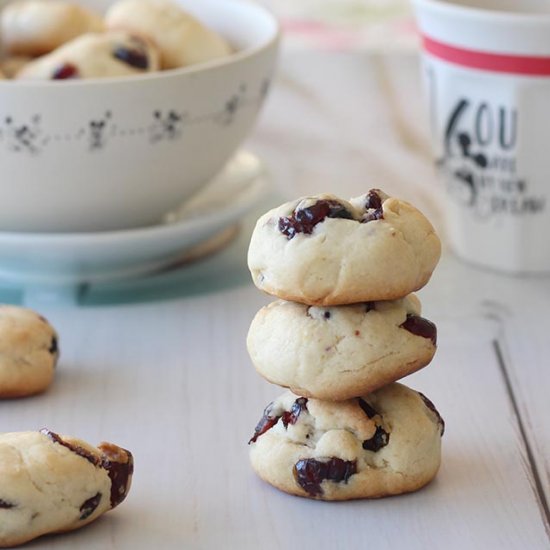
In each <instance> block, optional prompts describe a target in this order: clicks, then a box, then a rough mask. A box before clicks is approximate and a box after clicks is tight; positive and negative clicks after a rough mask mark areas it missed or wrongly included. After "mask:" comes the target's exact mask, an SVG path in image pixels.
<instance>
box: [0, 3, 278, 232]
mask: <svg viewBox="0 0 550 550" xmlns="http://www.w3.org/2000/svg"><path fill="white" fill-rule="evenodd" d="M177 1H178V3H179V4H181V5H182V7H184V8H185V9H187V10H188V11H189V12H191V13H193V14H195V15H196V16H197V17H198V18H199V19H201V20H202V21H204V22H205V23H206V24H207V25H209V26H210V27H212V28H214V29H215V30H217V31H218V32H220V33H221V34H222V35H223V36H225V37H226V38H227V39H228V40H229V42H230V43H231V44H232V45H233V47H235V49H236V53H234V54H233V55H231V56H230V57H228V58H225V59H221V60H216V61H212V62H209V63H206V64H201V65H197V66H192V67H189V68H187V69H177V70H172V71H165V72H160V73H152V74H149V75H146V76H139V77H127V78H119V79H97V80H84V81H63V82H61V81H56V82H43V83H40V82H17V81H5V82H1V81H0V231H6V230H9V231H48V232H57V231H59V232H61V231H63V232H65V231H73V232H75V231H106V230H113V229H124V228H131V227H138V226H147V225H152V224H155V223H157V222H158V221H159V220H160V219H161V218H162V216H163V214H165V213H166V212H167V211H169V210H170V209H171V208H173V207H174V206H175V205H177V204H178V203H180V202H181V201H182V200H184V199H185V198H186V197H188V196H190V195H191V194H192V193H193V192H194V191H196V190H197V189H198V188H199V187H201V185H202V184H204V183H206V182H208V181H209V180H210V179H211V178H212V177H213V176H214V175H215V174H216V173H217V172H219V171H220V170H221V168H222V167H223V166H224V164H225V163H226V162H227V160H228V159H229V158H230V157H231V155H232V154H233V153H234V152H235V151H236V150H237V148H238V147H239V145H240V144H241V143H242V141H243V140H244V138H245V137H246V135H247V134H248V132H249V131H250V129H251V127H252V125H253V123H254V121H255V119H256V115H257V113H258V111H259V109H260V107H261V105H262V102H263V100H264V98H265V96H266V93H267V91H268V88H269V84H270V80H271V78H272V74H273V69H274V65H275V59H276V54H277V45H278V39H279V29H278V25H277V22H276V20H275V19H274V18H273V16H271V15H270V14H269V13H268V12H267V11H266V10H265V9H263V8H262V7H260V6H258V5H256V4H253V3H251V2H248V1H247V0H177ZM83 3H85V4H86V5H88V6H91V7H94V6H95V7H99V8H103V7H105V5H108V2H101V0H98V1H96V2H93V1H92V0H88V1H87V2H83Z"/></svg>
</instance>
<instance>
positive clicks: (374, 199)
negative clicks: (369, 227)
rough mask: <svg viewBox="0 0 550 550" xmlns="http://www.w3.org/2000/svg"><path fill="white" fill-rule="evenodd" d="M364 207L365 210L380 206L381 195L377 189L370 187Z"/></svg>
mask: <svg viewBox="0 0 550 550" xmlns="http://www.w3.org/2000/svg"><path fill="white" fill-rule="evenodd" d="M365 208H366V209H367V210H371V209H372V208H382V197H381V196H380V190H379V189H371V190H370V191H369V192H368V194H367V200H366V202H365Z"/></svg>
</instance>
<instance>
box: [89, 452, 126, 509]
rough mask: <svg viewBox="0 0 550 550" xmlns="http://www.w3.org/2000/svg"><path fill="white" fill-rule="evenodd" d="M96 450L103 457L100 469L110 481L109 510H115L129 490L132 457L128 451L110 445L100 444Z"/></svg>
mask: <svg viewBox="0 0 550 550" xmlns="http://www.w3.org/2000/svg"><path fill="white" fill-rule="evenodd" d="M98 448H99V450H100V451H101V453H102V455H103V456H102V458H101V467H102V468H104V469H105V470H107V474H108V475H109V479H110V480H111V495H110V496H111V508H115V506H118V505H119V504H120V503H121V502H122V501H123V500H124V499H125V498H126V495H127V494H128V491H129V490H130V483H131V481H132V474H133V473H134V457H133V455H132V453H131V452H130V451H128V450H126V449H122V448H121V447H117V446H116V445H113V444H111V443H100V444H99V445H98Z"/></svg>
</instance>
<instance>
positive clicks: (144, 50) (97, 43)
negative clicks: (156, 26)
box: [16, 31, 159, 80]
mask: <svg viewBox="0 0 550 550" xmlns="http://www.w3.org/2000/svg"><path fill="white" fill-rule="evenodd" d="M158 69H159V56H158V52H157V50H156V48H155V47H154V46H153V44H151V43H150V42H149V41H148V40H147V39H145V38H141V37H138V36H135V35H132V34H129V33H127V32H123V31H118V32H109V33H88V34H84V35H82V36H79V37H78V38H75V39H74V40H72V41H70V42H68V43H67V44H65V45H64V46H62V47H61V48H58V49H57V50H55V51H53V52H52V53H50V54H48V55H44V56H42V57H40V58H38V59H36V60H34V61H32V62H30V63H27V64H26V65H25V66H24V67H23V68H22V69H21V70H20V71H19V72H18V73H17V75H16V79H22V80H67V79H76V78H78V79H87V78H105V77H115V76H130V75H137V74H144V73H147V72H152V71H157V70H158Z"/></svg>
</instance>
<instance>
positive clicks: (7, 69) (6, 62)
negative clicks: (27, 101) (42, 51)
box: [0, 55, 33, 78]
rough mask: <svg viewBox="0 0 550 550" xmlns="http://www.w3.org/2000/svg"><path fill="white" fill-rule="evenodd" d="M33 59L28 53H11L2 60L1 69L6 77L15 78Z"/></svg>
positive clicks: (0, 62)
mask: <svg viewBox="0 0 550 550" xmlns="http://www.w3.org/2000/svg"><path fill="white" fill-rule="evenodd" d="M32 60H33V58H32V57H28V56H26V55H10V56H8V57H4V58H3V59H2V60H1V61H0V70H1V71H2V74H3V75H4V77H5V78H14V77H15V75H16V74H17V73H18V72H19V71H21V69H23V67H24V66H25V65H27V64H28V63H30V62H31V61H32Z"/></svg>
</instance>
